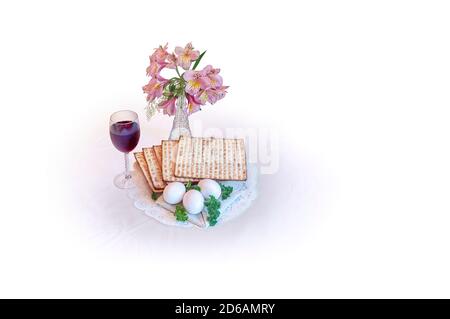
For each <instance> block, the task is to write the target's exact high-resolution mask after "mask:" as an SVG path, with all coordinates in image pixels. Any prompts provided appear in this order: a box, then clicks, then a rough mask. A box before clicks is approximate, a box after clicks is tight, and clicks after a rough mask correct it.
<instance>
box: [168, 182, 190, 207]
mask: <svg viewBox="0 0 450 319" xmlns="http://www.w3.org/2000/svg"><path fill="white" fill-rule="evenodd" d="M184 193H186V187H185V186H184V184H183V183H180V182H173V183H170V184H168V185H167V186H166V188H164V192H163V198H164V201H165V202H166V203H167V204H172V205H175V204H178V203H179V202H181V201H182V200H183V196H184Z"/></svg>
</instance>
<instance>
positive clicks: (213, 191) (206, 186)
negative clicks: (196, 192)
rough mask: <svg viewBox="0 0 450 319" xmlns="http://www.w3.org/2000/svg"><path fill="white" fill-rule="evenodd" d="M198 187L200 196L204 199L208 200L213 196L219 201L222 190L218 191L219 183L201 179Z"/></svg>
mask: <svg viewBox="0 0 450 319" xmlns="http://www.w3.org/2000/svg"><path fill="white" fill-rule="evenodd" d="M198 186H199V187H200V190H201V192H202V195H203V197H204V198H205V199H208V198H209V197H210V196H214V197H215V198H217V199H219V197H220V194H221V193H222V190H221V189H220V185H219V183H217V182H216V181H214V180H212V179H202V180H201V181H200V182H199V183H198Z"/></svg>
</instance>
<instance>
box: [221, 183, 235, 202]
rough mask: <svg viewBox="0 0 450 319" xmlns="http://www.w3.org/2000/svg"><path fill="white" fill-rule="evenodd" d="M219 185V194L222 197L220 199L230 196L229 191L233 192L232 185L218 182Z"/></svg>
mask: <svg viewBox="0 0 450 319" xmlns="http://www.w3.org/2000/svg"><path fill="white" fill-rule="evenodd" d="M219 185H220V189H221V190H222V195H221V196H220V197H221V198H222V200H224V199H227V198H228V197H230V195H231V193H232V192H233V187H232V186H225V185H223V184H221V183H219Z"/></svg>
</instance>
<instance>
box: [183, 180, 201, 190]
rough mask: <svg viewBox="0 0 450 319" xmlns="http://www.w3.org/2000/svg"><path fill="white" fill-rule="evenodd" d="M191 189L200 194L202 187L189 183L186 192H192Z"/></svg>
mask: <svg viewBox="0 0 450 319" xmlns="http://www.w3.org/2000/svg"><path fill="white" fill-rule="evenodd" d="M191 189H195V190H197V191H199V192H200V187H199V186H198V185H192V182H191V181H189V182H187V184H186V191H189V190H191Z"/></svg>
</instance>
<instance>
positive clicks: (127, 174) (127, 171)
mask: <svg viewBox="0 0 450 319" xmlns="http://www.w3.org/2000/svg"><path fill="white" fill-rule="evenodd" d="M123 154H124V155H125V179H130V178H131V174H130V159H129V156H128V153H123Z"/></svg>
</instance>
